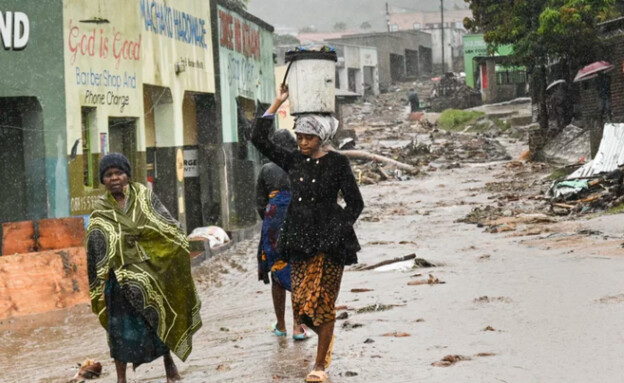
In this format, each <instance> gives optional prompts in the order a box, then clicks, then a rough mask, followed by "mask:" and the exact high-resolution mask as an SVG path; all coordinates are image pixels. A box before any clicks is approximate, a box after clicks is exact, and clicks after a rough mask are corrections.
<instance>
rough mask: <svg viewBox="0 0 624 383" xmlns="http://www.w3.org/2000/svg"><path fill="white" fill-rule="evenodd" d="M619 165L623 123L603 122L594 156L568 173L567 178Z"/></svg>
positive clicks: (622, 162)
mask: <svg viewBox="0 0 624 383" xmlns="http://www.w3.org/2000/svg"><path fill="white" fill-rule="evenodd" d="M621 165H624V124H611V123H610V124H605V126H604V130H603V133H602V141H600V147H599V148H598V154H596V158H594V159H593V160H592V161H590V162H588V163H586V164H585V165H583V166H582V167H580V168H579V169H577V170H576V171H575V172H574V173H572V174H570V175H569V176H568V179H574V178H584V177H592V176H594V175H597V174H600V173H608V172H611V171H613V170H615V169H617V168H618V166H621Z"/></svg>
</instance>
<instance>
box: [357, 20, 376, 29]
mask: <svg viewBox="0 0 624 383" xmlns="http://www.w3.org/2000/svg"><path fill="white" fill-rule="evenodd" d="M372 27H373V26H372V25H371V24H370V23H369V22H368V21H365V22H363V23H362V24H360V29H371V28H372Z"/></svg>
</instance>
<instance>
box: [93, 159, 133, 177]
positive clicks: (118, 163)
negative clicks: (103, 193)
mask: <svg viewBox="0 0 624 383" xmlns="http://www.w3.org/2000/svg"><path fill="white" fill-rule="evenodd" d="M110 168H117V169H119V170H121V171H122V172H124V173H126V174H127V175H128V178H130V177H132V169H130V161H128V159H127V158H126V156H124V155H123V154H121V153H109V154H107V155H105V156H104V157H102V159H101V160H100V183H104V173H106V171H107V170H108V169H110Z"/></svg>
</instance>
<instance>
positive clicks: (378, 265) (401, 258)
mask: <svg viewBox="0 0 624 383" xmlns="http://www.w3.org/2000/svg"><path fill="white" fill-rule="evenodd" d="M414 258H416V254H410V255H405V256H402V257H398V258H394V259H388V260H386V261H382V262H379V263H375V264H374V265H370V266H364V267H362V268H360V269H359V270H373V269H376V268H378V267H380V266H385V265H391V264H393V263H397V262H403V261H409V260H410V259H414Z"/></svg>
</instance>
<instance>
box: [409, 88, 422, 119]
mask: <svg viewBox="0 0 624 383" xmlns="http://www.w3.org/2000/svg"><path fill="white" fill-rule="evenodd" d="M407 100H408V101H409V103H410V112H411V113H414V112H418V111H419V110H420V101H419V100H418V92H417V91H416V88H414V89H412V90H410V91H409V92H408V93H407Z"/></svg>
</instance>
